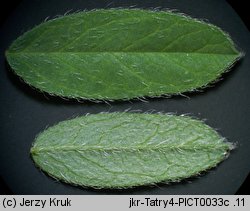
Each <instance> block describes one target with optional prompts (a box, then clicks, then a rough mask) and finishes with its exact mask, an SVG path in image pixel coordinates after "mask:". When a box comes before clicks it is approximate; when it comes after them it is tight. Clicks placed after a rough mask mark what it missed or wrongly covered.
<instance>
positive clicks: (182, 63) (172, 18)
mask: <svg viewBox="0 0 250 211" xmlns="http://www.w3.org/2000/svg"><path fill="white" fill-rule="evenodd" d="M6 56H7V60H8V62H9V64H10V66H11V67H12V68H13V69H14V70H15V72H16V73H17V74H18V75H19V76H21V77H22V78H23V79H24V80H25V81H26V82H27V83H28V84H30V85H32V86H34V87H36V88H38V89H40V90H42V91H46V92H48V93H50V94H53V95H59V96H64V97H69V98H84V99H85V98H87V99H106V100H114V99H131V98H137V97H142V96H151V97H154V96H160V95H163V94H166V95H171V94H178V93H182V92H186V91H193V90H195V89H197V88H201V87H204V86H206V85H207V84H208V83H210V82H212V81H214V80H216V79H217V78H218V77H219V76H220V75H221V74H222V73H223V72H225V71H226V70H227V69H228V68H229V67H230V66H231V65H232V64H233V63H234V62H235V61H236V60H237V59H239V58H240V56H241V54H240V53H239V52H238V51H237V50H236V48H235V46H234V44H233V42H232V40H231V39H230V37H229V36H228V35H227V34H225V33H224V32H222V31H221V30H220V29H219V28H218V27H215V26H213V25H211V24H207V23H204V22H201V21H197V20H195V19H192V18H189V17H186V16H183V15H179V14H173V13H171V12H154V11H147V10H138V9H135V10H129V9H119V10H118V9H110V10H96V11H90V12H81V13H77V14H72V15H68V16H64V17H61V18H58V19H54V20H51V21H48V22H46V23H42V24H41V25H39V26H37V27H35V28H34V29H32V30H30V31H28V32H27V33H25V34H24V35H22V36H20V37H19V38H18V39H17V40H16V41H15V42H14V43H13V44H12V45H11V47H10V48H9V50H8V51H7V52H6Z"/></svg>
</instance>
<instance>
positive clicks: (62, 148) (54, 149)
mask: <svg viewBox="0 0 250 211" xmlns="http://www.w3.org/2000/svg"><path fill="white" fill-rule="evenodd" d="M227 148H228V150H229V148H230V146H228V145H226V144H223V143H222V144H220V145H214V144H210V145H195V146H193V145H191V146H190V145H170V144H168V145H157V146H154V145H152V146H150V145H147V146H139V145H137V146H129V147H106V146H105V147H95V146H80V145H76V146H55V147H32V148H31V153H33V154H35V153H41V152H58V151H150V150H155V151H161V150H162V151H171V150H177V151H178V150H179V151H182V150H195V151H196V150H210V151H213V150H220V149H223V150H225V149H227Z"/></svg>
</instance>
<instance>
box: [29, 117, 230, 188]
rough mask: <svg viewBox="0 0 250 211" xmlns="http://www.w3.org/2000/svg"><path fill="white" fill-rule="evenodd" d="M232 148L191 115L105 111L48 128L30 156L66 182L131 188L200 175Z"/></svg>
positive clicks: (47, 170) (37, 139)
mask: <svg viewBox="0 0 250 211" xmlns="http://www.w3.org/2000/svg"><path fill="white" fill-rule="evenodd" d="M230 149H232V144H230V143H228V142H225V141H224V139H223V138H222V137H221V136H220V135H218V133H217V132H216V131H214V130H213V129H212V128H210V127H209V126H207V125H206V124H204V123H203V122H201V121H199V120H195V119H192V118H190V117H187V116H175V115H167V114H139V113H109V114H105V113H103V114H96V115H89V116H83V117H79V118H76V119H72V120H67V121H63V122H61V123H59V124H58V125H55V126H53V127H50V128H48V129H47V130H45V131H44V132H42V133H41V134H39V136H38V137H37V138H36V140H35V142H34V144H33V147H32V148H31V155H32V157H33V159H34V161H35V163H36V164H37V166H38V167H39V168H41V169H42V170H43V171H45V172H47V173H48V174H49V175H51V176H52V177H54V178H57V179H59V180H62V181H64V182H67V183H71V184H76V185H80V186H87V187H94V188H128V187H133V186H139V185H147V184H154V183H159V182H172V181H179V180H181V179H184V178H188V177H191V176H193V175H197V174H199V173H200V172H202V171H204V170H207V169H210V168H212V167H214V166H216V165H217V164H218V163H219V162H221V161H222V160H223V159H225V157H226V155H227V153H228V151H229V150H230Z"/></svg>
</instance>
